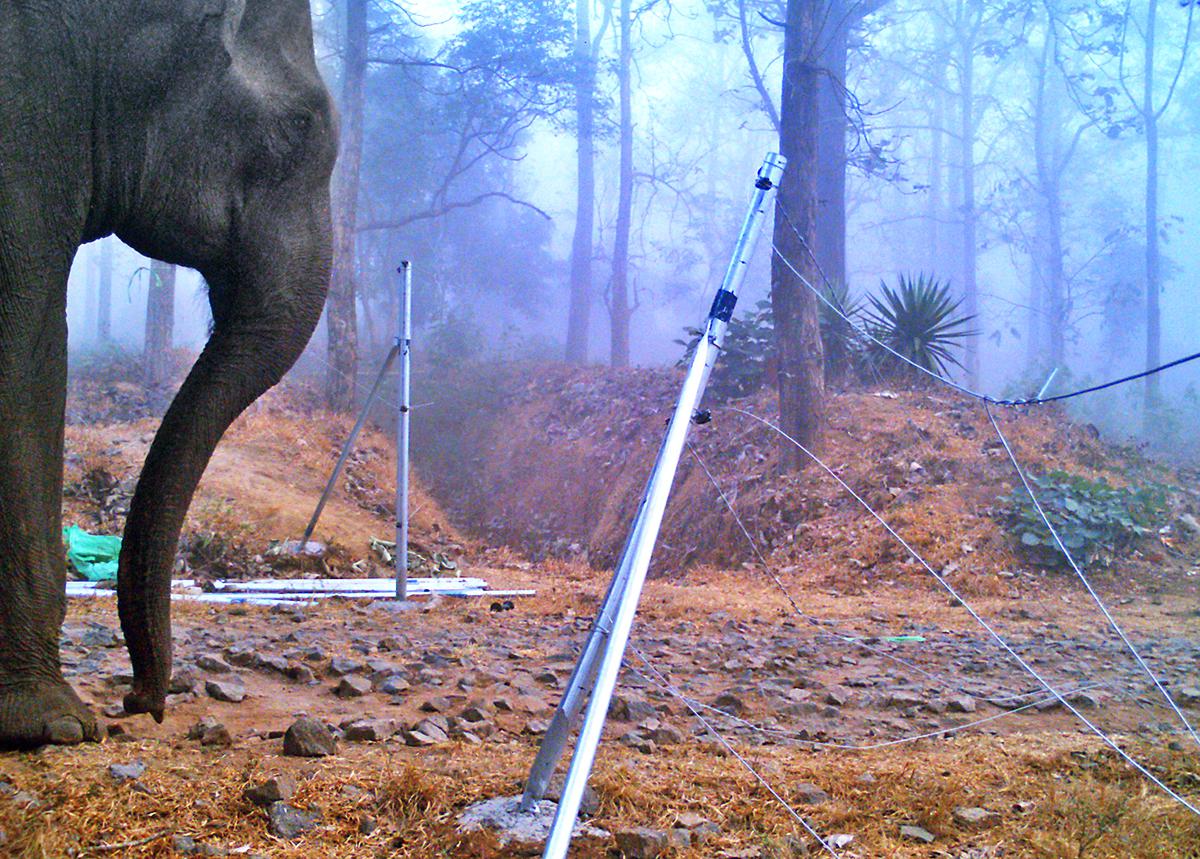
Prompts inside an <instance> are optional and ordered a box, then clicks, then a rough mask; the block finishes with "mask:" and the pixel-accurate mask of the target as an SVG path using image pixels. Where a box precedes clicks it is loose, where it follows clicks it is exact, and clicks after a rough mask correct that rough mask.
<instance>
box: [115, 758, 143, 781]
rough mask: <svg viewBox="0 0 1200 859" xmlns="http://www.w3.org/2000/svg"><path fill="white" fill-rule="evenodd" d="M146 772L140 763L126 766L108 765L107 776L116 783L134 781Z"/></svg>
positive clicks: (135, 762) (136, 762)
mask: <svg viewBox="0 0 1200 859" xmlns="http://www.w3.org/2000/svg"><path fill="white" fill-rule="evenodd" d="M144 772H146V765H145V764H144V763H142V762H141V761H134V762H133V763H128V764H109V765H108V774H109V775H110V776H112V777H113V778H115V779H116V780H117V781H135V780H137V779H139V778H141V777H142V774H143V773H144Z"/></svg>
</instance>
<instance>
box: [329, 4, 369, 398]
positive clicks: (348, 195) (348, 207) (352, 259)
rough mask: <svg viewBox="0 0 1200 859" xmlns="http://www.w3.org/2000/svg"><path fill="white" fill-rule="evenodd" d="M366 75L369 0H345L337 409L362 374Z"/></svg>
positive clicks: (332, 378)
mask: <svg viewBox="0 0 1200 859" xmlns="http://www.w3.org/2000/svg"><path fill="white" fill-rule="evenodd" d="M366 75H367V0H346V50H345V67H344V72H343V81H342V103H341V105H340V107H341V113H342V151H341V155H340V157H339V159H338V172H337V180H336V183H335V193H334V203H333V278H332V281H331V283H330V289H329V300H328V304H327V306H326V307H327V315H326V324H327V325H328V326H329V347H328V349H329V352H328V354H329V373H328V376H327V377H326V380H325V400H326V405H328V407H329V408H330V409H332V410H333V411H339V412H348V411H353V410H354V407H355V402H356V397H355V379H356V378H357V375H358V307H357V299H356V288H355V269H356V253H355V250H356V245H357V243H356V241H355V231H356V229H357V227H358V184H359V181H358V179H359V171H360V168H361V166H362V145H363V85H364V83H365V80H366Z"/></svg>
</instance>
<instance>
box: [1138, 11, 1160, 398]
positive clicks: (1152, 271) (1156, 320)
mask: <svg viewBox="0 0 1200 859" xmlns="http://www.w3.org/2000/svg"><path fill="white" fill-rule="evenodd" d="M1157 14H1158V0H1150V5H1149V8H1148V9H1147V10H1146V33H1145V38H1146V52H1145V57H1144V61H1143V67H1142V119H1143V120H1144V122H1145V126H1146V225H1145V229H1146V369H1150V368H1151V367H1157V366H1158V365H1159V364H1160V363H1162V343H1161V336H1162V335H1161V329H1160V324H1161V318H1160V311H1159V306H1158V305H1159V292H1160V290H1161V289H1162V284H1161V283H1160V277H1161V275H1160V272H1159V251H1158V113H1157V112H1156V111H1155V109H1154V41H1155V32H1154V31H1155V25H1156V23H1157V21H1156V18H1157ZM1157 402H1158V375H1157V374H1155V375H1153V376H1147V377H1146V391H1145V401H1144V408H1145V413H1146V415H1147V418H1148V417H1149V415H1150V412H1151V411H1152V410H1153V409H1154V407H1155V405H1156V404H1157Z"/></svg>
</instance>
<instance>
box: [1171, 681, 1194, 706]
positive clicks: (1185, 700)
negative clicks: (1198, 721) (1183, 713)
mask: <svg viewBox="0 0 1200 859" xmlns="http://www.w3.org/2000/svg"><path fill="white" fill-rule="evenodd" d="M1175 700H1177V701H1178V702H1179V703H1180V704H1183V705H1184V706H1185V707H1195V706H1196V705H1197V704H1200V689H1197V688H1196V687H1195V686H1184V687H1183V688H1182V689H1180V690H1179V691H1178V692H1176V693H1175Z"/></svg>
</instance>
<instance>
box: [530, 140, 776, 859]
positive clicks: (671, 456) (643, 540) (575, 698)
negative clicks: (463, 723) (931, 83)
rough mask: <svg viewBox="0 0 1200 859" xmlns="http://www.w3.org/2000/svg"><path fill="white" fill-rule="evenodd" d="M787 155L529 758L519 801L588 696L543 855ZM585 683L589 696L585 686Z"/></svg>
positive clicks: (554, 854)
mask: <svg viewBox="0 0 1200 859" xmlns="http://www.w3.org/2000/svg"><path fill="white" fill-rule="evenodd" d="M786 163H787V162H786V160H785V159H784V158H783V157H782V156H780V155H777V154H775V153H771V154H769V155H767V157H766V159H765V160H764V161H763V165H762V167H761V168H760V169H759V171H758V177H757V179H756V181H755V183H754V195H753V197H752V199H751V203H750V211H749V212H748V213H747V215H746V221H745V223H744V224H743V225H742V231H741V234H740V235H739V236H738V240H737V244H736V246H735V247H734V253H733V259H732V260H730V263H729V269H728V271H727V272H726V273H725V279H724V280H723V281H722V283H721V288H720V289H719V290H718V291H717V295H716V298H715V299H714V300H713V304H712V308H711V309H710V310H709V313H708V319H707V321H706V322H705V325H704V331H703V334H702V335H701V336H700V338H699V340H697V342H696V350H695V352H694V353H693V355H692V361H691V364H690V366H689V367H688V372H687V375H686V376H685V378H684V381H683V388H682V390H681V391H680V393H679V400H678V402H677V403H676V405H675V412H674V414H673V415H672V417H671V421H670V423H669V424H668V426H667V433H666V437H665V438H664V439H663V443H662V447H661V448H660V449H659V452H658V459H657V461H656V462H655V463H654V469H653V471H652V472H651V473H650V480H649V481H648V483H647V484H646V490H645V492H644V493H643V495H642V501H641V504H640V505H639V507H638V511H637V515H636V516H635V518H634V521H633V525H632V528H631V529H630V534H629V538H628V541H627V543H626V544H625V550H624V552H623V553H622V555H621V560H620V563H619V564H618V566H617V570H616V573H615V574H614V576H613V580H612V583H611V584H610V585H609V590H608V594H607V596H606V597H605V604H604V607H603V608H602V609H601V612H600V615H599V616H598V617H597V619H596V623H595V624H594V626H593V629H592V633H591V634H590V635H589V637H588V641H587V644H586V645H585V647H584V651H583V653H582V654H581V655H580V659H579V662H578V664H577V665H576V666H575V671H574V672H573V673H572V675H571V681H570V683H569V684H568V688H567V690H566V692H564V694H563V699H562V701H561V702H560V703H559V708H558V712H556V713H555V719H554V721H555V723H557V725H556V727H557V728H558V730H557V731H556V732H555V733H554V735H553V736H551V734H550V733H549V732H547V736H546V739H545V741H544V742H543V745H542V748H541V750H540V751H539V753H538V757H537V759H536V760H535V761H534V769H533V772H531V774H530V778H529V784H528V786H527V789H526V795H525V797H524V799H523V804H528V803H530V802H531V801H532V799H537V798H539V797H537V796H531V794H530V790H529V788H531V787H534V786H535V783H536V784H538V785H542V788H541V789H542V790H544V785H545V783H546V782H548V780H549V774H550V772H552V771H553V769H554V767H555V765H556V764H557V762H558V759H559V758H560V757H561V755H562V751H563V748H564V746H565V743H566V740H567V737H568V735H569V733H570V725H571V723H572V722H573V721H574V718H575V717H576V716H577V715H578V712H579V708H580V707H581V706H582V702H583V700H584V698H585V697H587V698H588V705H587V712H586V714H585V716H584V720H583V727H582V728H581V729H580V732H579V739H578V741H577V742H576V744H575V752H574V754H573V755H572V757H571V766H570V769H569V770H568V771H567V780H566V783H565V784H564V785H563V790H562V796H561V797H560V799H559V803H558V809H557V811H556V813H555V816H554V823H553V824H552V826H551V828H550V835H549V837H548V838H547V839H546V848H545V852H544V853H543V854H542V856H543V859H563V857H565V856H566V855H567V848H568V847H569V846H570V843H571V833H572V831H573V830H574V828H575V820H576V818H577V817H578V815H579V804H580V801H581V800H582V798H583V790H584V787H585V786H586V785H587V780H588V776H589V774H590V773H591V769H592V764H593V762H594V761H595V758H596V748H597V746H598V745H599V743H600V734H601V732H602V731H603V730H604V720H605V718H606V716H607V715H608V707H609V704H610V703H611V701H612V694H613V689H614V688H615V686H616V683H617V675H618V674H619V672H620V669H621V661H622V659H624V656H625V648H626V645H627V644H628V642H629V634H630V630H631V629H632V627H633V619H634V616H635V615H636V614H637V606H638V600H639V598H640V596H641V592H642V586H643V584H645V581H646V572H647V570H648V569H649V567H650V559H651V556H652V555H653V552H654V544H655V542H656V540H657V539H658V532H659V529H660V527H661V526H662V519H663V514H664V513H665V511H666V507H667V500H668V498H669V496H670V492H671V484H672V482H673V481H674V479H675V472H676V469H677V468H678V466H679V459H680V457H681V456H682V455H683V449H684V445H685V443H686V442H687V434H688V429H689V425H690V424H691V422H692V421H693V419H696V418H697V417H698V413H697V409H698V407H699V405H700V400H701V398H702V397H703V396H704V389H705V386H706V385H707V384H708V377H709V374H710V373H711V372H712V368H713V365H714V364H715V363H716V360H717V356H718V355H719V354H720V351H721V342H722V340H723V338H724V336H725V331H726V329H727V328H728V325H729V320H730V318H731V317H732V316H733V309H734V306H735V305H736V304H737V293H738V288H739V287H740V286H741V283H742V280H743V278H744V277H745V275H746V269H747V267H748V265H749V261H750V256H751V253H752V251H753V249H754V245H755V243H756V241H757V239H758V235H759V233H760V232H761V230H762V225H763V222H764V221H765V219H766V213H767V200H768V198H769V197H770V195H771V192H772V191H773V190H774V189H775V187H776V186H777V185H778V183H779V179H780V177H781V176H782V174H783V168H784V166H785V165H786ZM589 691H590V693H591V694H590V696H589V695H588V692H589Z"/></svg>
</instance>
